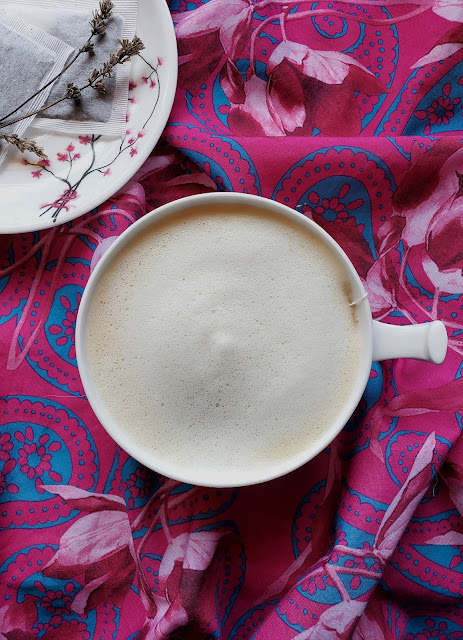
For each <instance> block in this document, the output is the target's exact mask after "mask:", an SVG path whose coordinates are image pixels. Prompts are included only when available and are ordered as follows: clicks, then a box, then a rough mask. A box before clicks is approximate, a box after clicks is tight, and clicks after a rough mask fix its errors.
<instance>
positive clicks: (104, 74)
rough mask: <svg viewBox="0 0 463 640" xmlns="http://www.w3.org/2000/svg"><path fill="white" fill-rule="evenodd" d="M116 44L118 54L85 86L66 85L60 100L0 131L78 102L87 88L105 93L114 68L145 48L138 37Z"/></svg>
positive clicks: (26, 115)
mask: <svg viewBox="0 0 463 640" xmlns="http://www.w3.org/2000/svg"><path fill="white" fill-rule="evenodd" d="M118 42H119V44H120V45H121V46H120V49H119V50H118V52H117V53H112V54H111V56H110V58H109V60H108V61H107V62H105V63H104V65H103V66H102V67H101V69H94V70H93V73H92V75H91V77H90V78H89V80H88V82H87V84H85V85H83V86H82V87H77V85H75V84H73V83H72V82H70V83H68V88H67V91H66V95H64V96H63V97H62V98H58V100H55V101H54V102H52V103H51V104H46V105H44V106H43V107H41V108H40V109H36V110H35V111H32V112H30V113H27V114H25V115H22V116H20V117H18V118H15V119H14V120H9V121H8V122H4V121H0V129H4V128H5V127H8V126H10V125H12V124H16V122H20V121H21V120H24V119H25V118H29V117H30V116H33V115H36V114H38V113H41V112H42V111H46V110H47V109H50V108H51V107H54V106H55V105H56V104H59V103H60V102H63V101H64V100H75V101H77V102H78V101H79V100H80V97H81V93H82V91H84V90H85V89H88V88H89V87H92V89H95V90H96V91H98V92H99V93H105V91H106V88H105V85H104V79H105V78H112V77H113V76H112V73H113V71H114V68H115V67H116V66H117V65H118V64H124V63H125V62H127V61H128V60H130V59H131V58H133V57H134V56H135V55H138V53H139V52H140V51H142V50H143V49H144V48H145V45H144V44H143V42H142V41H141V40H140V38H139V37H138V36H135V37H134V39H133V40H119V41H118ZM5 139H6V138H5Z"/></svg>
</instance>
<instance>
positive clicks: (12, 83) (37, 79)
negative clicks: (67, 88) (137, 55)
mask: <svg viewBox="0 0 463 640" xmlns="http://www.w3.org/2000/svg"><path fill="white" fill-rule="evenodd" d="M0 42H1V45H0V49H1V52H2V64H1V65H0V88H1V90H0V119H1V118H3V117H5V116H6V115H7V114H9V113H11V112H12V111H14V110H15V109H16V107H19V106H20V105H21V104H22V103H23V102H24V101H25V100H27V99H28V98H29V97H30V96H32V95H33V94H34V93H35V92H36V91H38V90H39V89H40V88H41V87H44V86H45V85H46V84H47V83H48V82H49V81H50V80H52V79H53V78H54V77H55V76H56V75H57V74H58V73H59V72H60V71H61V70H62V69H63V67H64V65H65V63H66V60H67V59H68V57H69V55H70V54H71V53H72V51H73V49H72V47H70V46H69V45H67V44H66V43H64V42H62V41H61V40H59V39H57V38H55V37H53V36H51V35H49V34H47V33H46V32H44V31H42V30H41V29H38V28H37V27H35V26H32V25H30V24H28V23H27V22H25V21H24V20H21V19H20V18H18V17H17V16H15V15H12V14H11V13H9V12H7V11H5V10H4V9H2V8H1V7H0ZM50 90H51V86H50V87H47V88H46V89H44V90H43V91H42V92H40V93H39V94H38V95H37V96H35V97H34V98H33V99H32V100H30V101H29V102H27V103H26V104H25V105H24V106H23V107H21V108H19V109H18V110H17V111H15V113H13V114H12V115H11V117H8V118H7V121H11V120H15V119H16V118H18V117H20V116H21V115H24V114H26V113H29V112H31V111H35V110H36V109H39V108H40V107H41V106H43V104H44V103H45V101H46V100H47V98H48V95H49V93H50ZM33 119H34V116H30V117H29V118H26V119H25V120H21V121H20V122H17V123H15V124H12V125H10V126H8V127H4V128H2V129H0V131H1V132H2V133H4V134H6V133H8V134H13V133H15V134H17V135H18V136H20V137H22V134H23V133H24V131H25V130H26V129H27V127H28V126H29V125H30V123H31V122H32V120H33ZM9 148H10V145H9V144H8V143H6V142H4V141H2V140H0V164H1V163H2V161H3V160H4V158H5V155H6V153H7V151H8V149H9Z"/></svg>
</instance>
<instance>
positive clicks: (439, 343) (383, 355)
mask: <svg viewBox="0 0 463 640" xmlns="http://www.w3.org/2000/svg"><path fill="white" fill-rule="evenodd" d="M223 203H228V204H230V203H231V204H234V205H236V206H237V207H240V206H244V205H246V204H248V205H251V206H253V207H258V208H259V210H260V211H261V212H262V213H264V214H265V213H266V212H268V213H269V214H270V213H273V214H277V215H278V216H283V217H284V218H287V219H289V220H290V221H292V222H293V223H297V224H298V225H302V226H306V227H308V228H309V229H310V230H311V232H312V233H313V234H315V236H317V237H318V239H319V240H321V241H322V242H323V243H325V245H327V246H328V247H330V248H331V250H332V251H333V252H335V253H336V254H337V256H338V258H339V260H340V261H341V263H342V265H343V269H344V273H343V277H344V278H346V277H347V278H348V280H349V283H350V288H351V295H352V296H353V300H354V302H355V304H356V311H357V318H358V322H359V323H360V327H361V334H362V347H361V348H362V353H361V357H360V369H359V371H360V374H359V375H358V376H357V383H356V385H355V388H354V390H353V392H352V393H351V395H350V398H349V400H348V402H346V403H345V406H344V411H343V412H342V414H341V415H340V416H339V419H337V420H336V422H334V423H333V424H328V425H326V428H325V429H324V432H323V434H322V435H321V436H320V437H319V438H317V439H316V440H315V441H313V442H311V443H310V444H308V445H305V446H302V447H301V450H300V452H298V453H297V455H296V456H294V455H292V456H291V458H288V460H283V461H279V462H277V463H275V465H274V466H272V465H268V466H267V467H266V470H265V472H262V471H258V472H256V471H255V469H252V468H243V469H242V470H240V471H239V472H235V473H233V474H230V475H223V474H216V473H214V472H210V470H208V469H202V470H200V472H198V473H194V474H191V475H189V474H184V473H182V471H181V470H180V471H179V469H173V468H172V467H171V466H169V464H168V463H166V462H165V460H163V457H162V453H161V454H159V455H158V456H157V457H154V456H153V455H152V454H150V453H149V452H147V451H146V448H145V447H144V446H143V442H138V441H136V439H134V438H133V437H128V435H127V433H126V432H125V431H124V429H123V428H121V425H119V424H117V422H115V420H114V419H113V418H112V417H111V416H110V415H109V413H108V412H107V411H106V409H105V408H104V406H103V403H102V402H101V398H100V397H99V391H98V388H97V386H96V384H95V381H94V380H93V379H92V377H91V375H90V370H89V358H88V353H87V338H86V326H87V323H88V309H89V305H90V302H91V300H92V296H93V295H94V292H95V289H96V287H97V285H98V283H99V281H100V279H101V277H102V275H103V274H104V273H105V272H106V270H107V269H110V268H111V263H112V260H113V258H114V257H115V256H116V255H118V253H119V252H120V251H121V250H122V249H123V248H124V247H126V246H127V244H128V243H129V242H130V241H132V240H133V238H135V237H136V236H137V234H143V233H144V231H145V230H146V229H148V227H149V226H150V225H151V224H153V223H154V222H159V221H160V220H162V219H166V218H168V217H169V216H175V215H178V214H179V213H184V212H187V211H188V210H189V209H190V208H191V207H195V208H196V207H198V205H199V206H201V205H204V206H206V205H211V204H213V205H215V206H217V208H218V209H220V206H221V205H222V204H223ZM76 350H77V361H78V366H79V372H80V376H81V379H82V383H83V386H84V389H85V392H86V394H87V398H88V400H89V402H90V404H91V406H92V408H93V410H94V412H95V414H96V416H97V417H98V419H99V420H100V422H101V423H102V425H103V427H104V428H105V429H106V430H107V432H108V433H109V435H110V436H112V438H113V439H114V440H115V441H116V442H117V443H118V444H119V445H120V446H121V447H122V448H123V449H125V450H126V451H127V452H128V453H129V454H130V455H132V456H133V457H134V458H136V459H137V460H139V461H140V462H141V463H143V464H144V465H146V466H147V467H149V468H151V469H153V470H155V471H158V472H159V473H161V474H163V475H165V476H168V477H173V478H175V479H177V480H180V481H183V482H187V483H189V484H200V485H205V486H212V487H214V486H215V487H224V486H243V485H248V484H255V483H259V482H264V481H267V480H270V479H272V478H275V477H278V476H281V475H284V474H285V473H288V472H290V471H292V470H294V469H295V468H297V467H299V466H301V465H302V464H304V463H305V462H307V461H308V460H311V459H312V458H313V457H315V456H316V455H317V454H318V453H320V451H322V450H323V449H324V448H325V447H326V446H327V445H329V443H330V442H331V441H332V440H333V439H334V438H335V436H336V435H337V434H338V433H339V432H340V431H341V429H342V428H343V426H344V425H345V423H346V422H347V421H348V419H349V418H350V416H351V415H352V413H353V412H354V410H355V408H356V406H357V404H358V402H359V400H360V398H361V396H362V393H363V391H364V390H365V387H366V384H367V381H368V378H369V374H370V370H371V364H372V362H373V361H377V360H386V359H390V358H414V359H418V360H427V361H429V362H432V363H434V364H440V363H442V361H443V360H444V358H445V355H446V351H447V333H446V330H445V327H444V325H443V324H442V322H439V321H435V322H430V323H424V324H417V325H412V326H405V327H402V326H394V325H389V324H385V323H381V322H377V321H375V320H372V316H371V310H370V306H369V303H368V297H367V294H366V292H365V289H364V287H363V284H362V281H361V279H360V277H359V276H358V274H357V272H356V270H355V268H354V266H353V265H352V263H351V262H350V260H349V259H348V257H347V256H346V254H345V253H344V252H343V250H342V249H341V248H340V247H339V245H338V244H337V243H336V242H335V241H334V240H333V239H332V238H331V237H330V236H329V235H328V234H327V233H326V232H325V231H324V230H323V229H322V228H321V227H319V226H318V225H317V224H315V223H314V222H313V221H312V220H310V219H308V218H306V217H305V216H303V215H302V214H300V213H298V212H296V211H294V210H292V209H289V208H288V207H286V206H284V205H282V204H279V203H277V202H274V201H272V200H268V199H265V198H261V197H259V196H251V195H246V194H235V193H216V194H203V195H199V196H190V197H187V198H182V199H180V200H177V201H174V202H171V203H170V204H167V205H164V206H162V207H160V208H159V209H156V210H155V211H152V212H151V213H149V214H147V215H146V216H144V217H143V218H142V219H140V220H139V221H137V222H136V223H135V224H134V225H132V226H131V227H130V228H129V229H128V230H127V231H125V232H124V233H123V234H122V235H121V236H120V238H118V240H117V241H116V242H115V243H114V244H113V245H112V246H111V247H110V249H109V250H108V251H107V252H106V254H105V255H104V256H103V258H102V259H101V261H100V262H99V264H98V265H97V267H96V269H95V271H94V272H93V274H92V276H91V277H90V279H89V281H88V284H87V286H86V289H85V292H84V295H83V298H82V302H81V305H80V309H79V314H78V319H77V328H76ZM128 392H129V393H130V390H129V391H128ZM327 402H329V398H328V399H327Z"/></svg>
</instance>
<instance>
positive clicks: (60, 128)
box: [0, 0, 137, 135]
mask: <svg viewBox="0 0 463 640" xmlns="http://www.w3.org/2000/svg"><path fill="white" fill-rule="evenodd" d="M2 1H4V0H0V4H1V3H2ZM114 4H115V7H114V9H113V14H112V16H111V18H109V19H108V20H106V21H105V22H106V25H107V26H106V33H105V35H103V36H94V37H93V39H92V42H93V43H94V53H93V54H91V53H82V54H81V55H80V56H79V57H78V59H77V60H76V62H74V63H73V64H72V66H71V67H70V68H69V69H68V70H67V71H66V72H65V73H64V74H63V75H62V77H61V78H59V79H58V81H57V82H56V84H55V85H54V87H53V89H52V91H51V94H50V102H52V101H53V100H57V99H59V97H60V96H62V95H64V94H65V93H66V88H67V84H68V82H73V83H74V84H75V85H77V86H78V87H82V86H84V85H85V84H87V82H88V78H89V77H90V76H91V74H92V71H93V70H94V69H100V68H101V67H102V66H103V64H104V63H105V62H106V61H107V60H108V59H109V57H110V54H111V53H115V52H117V50H118V49H119V47H120V45H119V43H118V40H119V39H122V38H126V39H129V40H131V39H132V38H133V37H134V35H135V28H136V22H137V0H116V1H115V3H114ZM98 6H99V2H98V0H74V2H72V3H70V2H64V1H63V2H56V0H23V1H22V2H21V4H18V5H16V6H15V9H14V10H15V12H16V13H17V15H20V16H22V17H23V18H26V19H27V20H28V21H31V22H32V23H33V24H35V25H37V26H40V27H41V28H42V29H44V30H46V31H47V32H48V33H50V34H52V35H53V36H55V37H57V38H59V39H61V40H63V41H64V42H66V43H67V44H68V45H70V46H71V47H72V48H73V49H74V50H75V51H78V50H79V49H80V47H81V46H82V45H83V44H85V42H86V41H87V39H88V37H89V36H90V33H91V28H90V25H89V22H90V20H91V17H92V13H93V11H95V10H96V9H98ZM129 77H130V62H128V63H126V64H124V65H117V67H116V74H115V78H112V79H111V78H110V79H105V86H106V94H105V95H102V94H100V93H98V92H97V91H95V90H94V89H92V88H90V87H89V88H87V89H85V90H84V91H83V92H82V97H81V99H80V101H79V102H78V103H75V102H74V101H72V100H65V101H63V102H60V103H59V104H57V105H55V106H54V107H52V108H51V109H48V110H47V111H46V112H44V113H43V114H41V116H40V118H37V119H36V121H35V122H34V126H37V127H40V128H43V129H50V130H53V131H57V132H65V133H73V134H80V135H85V134H93V133H94V134H109V135H122V134H123V133H124V132H125V128H126V113H127V100H128V86H129Z"/></svg>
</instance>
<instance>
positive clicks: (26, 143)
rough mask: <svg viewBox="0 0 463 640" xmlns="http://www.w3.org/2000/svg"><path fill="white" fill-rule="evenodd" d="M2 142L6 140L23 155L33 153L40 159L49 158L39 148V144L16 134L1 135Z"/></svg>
mask: <svg viewBox="0 0 463 640" xmlns="http://www.w3.org/2000/svg"><path fill="white" fill-rule="evenodd" d="M0 140H5V142H8V144H12V145H13V146H14V147H16V148H17V149H19V151H20V152H21V153H24V152H25V151H31V152H32V153H35V155H36V156H38V157H39V158H44V159H45V158H46V157H47V155H46V153H45V152H44V150H43V149H42V147H39V146H38V144H37V143H36V142H34V140H28V139H27V138H20V137H19V136H18V135H16V133H11V134H4V133H0Z"/></svg>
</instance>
